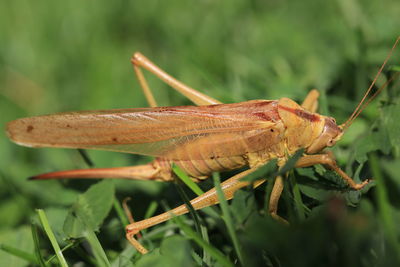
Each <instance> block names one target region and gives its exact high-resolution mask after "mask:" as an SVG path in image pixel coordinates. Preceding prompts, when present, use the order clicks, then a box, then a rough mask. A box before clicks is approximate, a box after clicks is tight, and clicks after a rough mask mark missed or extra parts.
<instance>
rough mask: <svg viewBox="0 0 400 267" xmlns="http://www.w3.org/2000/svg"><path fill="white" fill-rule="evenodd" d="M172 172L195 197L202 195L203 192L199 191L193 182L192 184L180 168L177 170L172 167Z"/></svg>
mask: <svg viewBox="0 0 400 267" xmlns="http://www.w3.org/2000/svg"><path fill="white" fill-rule="evenodd" d="M172 170H173V171H174V173H175V174H176V176H178V178H179V179H181V180H182V182H184V183H185V184H186V185H187V187H189V188H190V189H191V190H192V191H193V192H194V193H195V194H196V195H198V196H200V195H202V194H204V191H203V190H201V188H200V187H199V186H198V185H197V184H196V183H195V182H193V180H192V179H190V177H189V176H187V175H186V173H185V172H184V171H183V170H182V169H181V168H179V166H177V165H174V166H172Z"/></svg>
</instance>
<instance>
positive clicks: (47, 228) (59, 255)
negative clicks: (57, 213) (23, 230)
mask: <svg viewBox="0 0 400 267" xmlns="http://www.w3.org/2000/svg"><path fill="white" fill-rule="evenodd" d="M36 212H37V213H38V215H39V220H40V223H41V224H42V227H43V229H44V231H45V233H46V235H47V237H48V238H49V240H50V243H51V245H52V246H53V249H54V252H55V254H56V255H57V259H58V262H59V264H60V266H62V267H68V264H67V261H66V260H65V258H64V255H63V254H62V251H61V249H60V246H59V245H58V243H57V239H56V237H55V235H54V233H53V231H52V230H51V227H50V224H49V221H48V220H47V216H46V214H45V212H44V210H42V209H37V210H36Z"/></svg>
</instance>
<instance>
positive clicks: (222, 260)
mask: <svg viewBox="0 0 400 267" xmlns="http://www.w3.org/2000/svg"><path fill="white" fill-rule="evenodd" d="M172 220H173V221H174V222H175V223H176V224H177V225H178V226H179V227H180V228H181V229H182V231H183V232H184V233H185V234H186V235H187V236H188V237H189V238H190V239H192V240H193V241H194V242H196V243H197V244H198V245H199V246H201V247H202V248H204V249H205V250H206V251H207V252H208V253H209V254H210V255H211V256H212V257H213V258H214V259H215V260H216V261H217V262H218V263H219V264H220V265H221V266H225V267H233V266H234V265H233V263H232V262H230V261H229V259H228V258H227V257H226V256H225V255H224V254H223V253H222V252H221V251H219V250H218V249H216V248H215V247H213V246H211V245H210V244H209V243H207V242H206V241H205V240H203V239H202V238H201V236H200V235H198V234H197V233H196V232H195V231H193V230H192V228H190V227H189V226H188V225H186V224H185V223H184V222H183V221H182V219H181V218H180V217H173V218H172Z"/></svg>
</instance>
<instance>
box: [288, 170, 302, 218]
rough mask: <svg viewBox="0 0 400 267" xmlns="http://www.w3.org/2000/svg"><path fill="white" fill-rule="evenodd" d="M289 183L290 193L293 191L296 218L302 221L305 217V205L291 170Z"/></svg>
mask: <svg viewBox="0 0 400 267" xmlns="http://www.w3.org/2000/svg"><path fill="white" fill-rule="evenodd" d="M289 183H290V184H291V187H292V193H293V198H294V204H295V207H296V213H297V218H298V219H299V220H300V221H304V220H305V219H306V213H305V210H304V207H305V205H304V203H303V200H302V198H301V193H300V189H299V186H298V184H297V183H296V179H295V178H294V173H293V171H292V172H291V173H290V177H289Z"/></svg>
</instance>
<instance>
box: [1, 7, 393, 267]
mask: <svg viewBox="0 0 400 267" xmlns="http://www.w3.org/2000/svg"><path fill="white" fill-rule="evenodd" d="M399 14H400V2H399V1H397V0H392V1H391V0H384V1H372V0H365V1H361V0H358V1H357V0H336V1H316V0H303V1H261V0H252V1H250V0H249V1H210V0H202V1H157V0H148V1H122V0H117V1H112V2H110V1H93V0H88V1H76V0H71V1H49V0H43V1H24V0H14V1H9V0H5V1H1V2H0V125H1V131H0V214H1V215H0V244H8V245H10V246H16V247H19V248H20V249H22V250H24V251H28V252H31V253H33V252H32V247H33V244H32V241H31V233H30V221H31V219H32V218H35V217H36V214H35V208H44V209H45V211H46V213H47V215H48V216H49V218H50V221H51V225H52V227H53V228H54V230H55V231H56V232H57V233H60V234H59V235H60V239H62V225H63V221H64V218H65V216H66V213H67V210H68V208H69V207H70V206H71V205H72V203H73V202H74V201H75V199H76V198H77V195H78V193H80V192H83V191H84V190H85V189H87V188H88V186H89V185H90V184H91V183H92V181H91V182H87V181H86V182H85V181H83V182H82V181H46V182H29V181H27V179H26V178H27V177H29V176H32V175H35V174H39V173H44V172H48V171H54V170H66V169H73V168H83V167H86V165H85V163H84V162H83V160H82V159H81V157H80V155H79V154H78V152H77V151H75V150H64V149H47V148H43V149H30V148H25V147H20V146H17V145H15V144H13V143H11V142H10V141H9V140H8V139H7V137H6V135H5V131H4V129H5V124H6V123H7V122H8V121H11V120H14V119H17V118H20V117H26V116H33V115H40V114H49V113H55V112H62V111H77V110H95V109H112V108H129V107H144V106H147V104H146V102H145V99H144V97H143V95H142V92H141V91H140V87H139V85H138V83H137V81H136V78H135V77H134V73H133V70H132V67H131V64H130V57H131V55H132V54H133V52H135V51H140V52H142V53H143V54H144V55H146V56H147V57H148V58H150V59H151V60H153V61H154V62H155V63H156V64H158V65H159V66H160V67H162V68H163V69H165V70H166V71H167V72H168V73H170V74H172V75H173V76H175V77H177V78H178V79H180V80H182V81H184V82H185V83H187V84H188V85H190V86H192V87H194V88H196V89H198V90H200V91H202V92H204V93H206V94H208V95H210V96H212V97H214V98H216V99H219V100H221V101H223V102H226V103H231V102H239V101H245V100H250V99H277V98H280V97H290V98H292V99H294V100H296V101H301V100H302V99H303V98H304V96H305V95H306V94H307V92H308V91H309V90H310V89H311V88H318V89H319V90H321V92H322V97H321V109H320V112H321V113H322V114H324V115H327V114H329V115H332V116H334V117H335V118H336V119H337V121H338V122H339V123H340V122H343V121H344V120H345V119H346V118H347V117H348V116H349V115H350V114H351V112H352V110H353V109H354V107H355V106H356V104H357V102H358V101H359V99H360V98H361V96H362V94H363V92H364V91H365V89H366V88H367V87H368V85H369V83H370V82H371V80H372V78H373V76H374V75H375V73H376V71H377V69H378V67H379V66H380V65H381V64H382V62H383V60H384V58H385V57H386V55H387V53H388V51H389V49H390V47H391V46H392V44H393V43H394V41H395V39H396V37H397V36H398V35H399V34H400V31H399V29H400V28H399V25H400V16H399ZM399 50H400V48H397V51H396V53H395V55H394V56H393V57H392V58H391V60H390V63H391V64H397V65H398V64H399V58H400V56H399V55H400V52H399ZM146 74H147V73H146ZM146 77H148V79H149V81H150V84H151V87H152V88H153V89H154V91H155V95H156V98H157V99H158V100H159V103H160V104H161V105H165V106H166V105H183V104H190V103H189V102H188V101H187V100H186V99H184V98H183V97H182V96H180V95H178V94H177V93H175V92H173V90H170V89H169V88H168V87H167V86H166V85H164V84H163V83H161V82H159V81H158V80H157V79H155V78H154V77H152V76H151V75H147V76H146ZM388 96H390V97H391V98H388ZM396 96H397V94H396V93H392V94H390V93H387V92H384V93H383V94H382V98H381V99H382V101H385V103H386V104H388V103H389V104H392V105H393V106H395V105H394V104H396V103H397V98H396ZM381 105H382V104H381V103H380V101H375V102H374V103H373V104H372V105H371V106H370V107H369V108H368V109H367V110H366V112H365V113H364V114H363V115H362V117H360V118H359V119H358V120H357V121H356V123H355V124H354V127H352V128H351V130H349V133H348V135H346V136H345V138H344V140H343V142H341V143H339V144H338V145H337V148H335V152H336V155H337V157H338V160H339V163H340V164H341V166H343V167H346V170H347V171H348V172H349V173H350V174H352V173H354V171H355V170H356V167H357V166H360V165H359V164H360V163H361V164H363V163H364V162H365V161H366V159H367V152H370V151H378V150H381V151H383V152H384V154H383V152H374V154H373V155H374V156H373V157H374V161H373V162H374V164H375V165H374V166H376V165H377V166H378V167H377V168H375V169H374V170H375V171H376V170H377V171H379V172H381V173H382V177H383V178H384V179H385V181H386V185H387V186H386V187H385V186H384V185H385V184H381V187H376V188H372V189H371V190H370V192H369V193H368V194H367V195H364V196H362V198H363V199H364V200H363V201H364V202H363V201H362V202H361V203H363V204H360V205H358V207H364V208H363V209H361V211H360V210H359V208H355V207H352V208H346V207H345V206H344V204H343V205H342V204H340V203H341V202H340V200H339V204H338V208H337V209H338V210H339V212H338V214H339V213H340V212H342V213H345V214H347V213H346V212H356V213H357V212H361V215H360V214H358V213H357V214H358V215H357V216H358V217H346V216H349V215H348V214H347V215H343V214H342V213H340V214H339V215H337V214H336V215H335V216H339V217H340V216H345V217H346V218H345V219H344V221H345V222H346V223H349V225H350V226H349V225H347V224H346V223H343V225H340V226H337V225H332V222H330V221H329V220H328V219H327V220H326V221H324V219H323V218H325V217H324V215H320V221H318V220H317V221H318V222H313V223H311V224H310V223H307V222H305V223H304V224H302V223H300V226H298V227H297V228H295V229H294V230H293V229H292V230H288V229H286V228H281V227H280V226H277V225H275V224H274V223H273V222H268V223H267V225H265V223H264V224H263V223H260V222H258V221H257V220H255V222H253V223H254V227H250V226H248V229H250V230H249V231H248V233H249V234H248V235H245V236H244V237H243V238H242V239H243V240H244V241H243V244H248V245H246V247H247V248H253V247H254V251H262V252H260V253H259V254H260V255H261V256H260V257H255V258H257V260H258V258H260V259H264V260H265V261H264V262H263V265H268V264H269V266H293V265H290V264H293V263H296V264H297V266H309V265H310V264H313V265H315V266H317V265H320V266H329V265H330V266H338V264H339V263H341V264H345V265H350V264H353V266H355V265H363V266H371V265H381V264H386V263H388V262H389V263H393V262H396V261H397V260H398V258H397V257H398V255H397V256H396V253H397V252H400V250H399V246H400V243H398V238H399V235H398V234H399V233H398V227H397V225H398V223H399V220H398V219H399V210H398V207H399V204H400V202H399V198H398V196H399V193H400V183H399V181H400V179H399V178H398V177H397V175H398V173H399V171H398V170H399V167H397V166H398V165H399V164H400V162H399V160H398V158H397V155H398V147H397V146H398V144H399V143H398V142H397V141H399V139H398V137H396V133H398V132H399V128H400V127H399V126H398V124H397V119H396V116H398V113H397V111H398V108H397V109H396V108H393V109H389V110H387V113H386V115H387V114H390V115H391V116H385V114H384V113H380V112H381V110H382V109H380V108H379V107H380V106H381ZM377 118H381V120H380V121H381V122H376V119H377ZM369 125H375V126H376V125H378V126H380V127H381V128H385V127H386V126H391V127H392V128H390V129H388V130H387V132H386V131H385V133H384V134H380V135H371V129H370V127H369ZM379 133H381V132H379ZM385 134H386V135H385ZM365 136H367V137H365ZM371 136H372V137H371ZM360 137H364V138H366V139H365V140H366V141H364V142H363V141H360V139H362V138H360ZM368 138H370V139H368ZM376 138H378V139H379V138H380V139H379V140H378V141H376ZM386 138H387V139H386ZM396 138H397V139H396ZM356 140H358V142H361V144H360V146H356V145H355V144H357V143H356V142H355V141H356ZM370 140H373V141H370ZM385 140H386V144H384V145H382V142H385ZM382 146H385V147H384V148H383V147H382ZM88 153H89V155H90V157H91V158H92V160H93V161H94V163H95V165H96V166H99V167H110V166H128V165H135V164H140V163H142V162H146V161H148V159H144V158H143V157H139V156H132V155H124V154H119V153H111V152H98V151H90V152H88ZM368 163H369V161H367V164H366V165H365V166H364V165H362V166H364V167H363V168H362V172H361V173H362V175H360V176H361V177H362V179H365V178H366V177H370V176H371V175H373V174H375V173H374V171H372V173H371V171H370V169H373V168H370V167H369V166H370V164H368ZM382 164H383V167H382V168H380V167H379V166H381V165H382ZM360 170H361V167H360ZM357 175H358V174H357ZM303 176H308V175H305V174H304V175H303ZM115 184H116V188H117V190H116V192H117V193H116V194H117V198H118V199H123V198H124V197H125V196H131V197H132V198H133V200H132V205H131V206H132V209H133V212H134V214H135V217H137V218H138V219H140V218H142V217H143V214H144V212H145V210H146V208H147V206H148V205H149V203H150V201H151V200H156V201H160V200H162V199H163V200H165V201H166V202H167V203H168V205H170V206H174V205H176V204H177V203H180V202H181V200H180V198H179V197H177V196H174V195H176V191H174V190H176V189H174V187H173V186H171V185H163V184H160V183H154V182H129V181H128V182H126V181H116V182H115ZM379 188H380V189H379ZM318 190H322V191H323V189H321V188H318ZM333 191H334V190H333ZM302 193H303V194H304V192H302ZM165 196H167V197H165ZM357 196H358V195H357ZM307 197H309V196H307ZM307 197H304V198H307ZM289 199H290V198H289ZM335 199H336V198H335ZM338 199H342V198H341V195H339V196H338ZM335 201H336V200H335ZM335 201H333V202H334V203H336V202H335ZM356 202H357V203H358V202H359V199H358V200H357V201H356ZM135 203H139V205H140V206H139V205H135ZM310 203H311V204H310ZM317 203H318V205H317V204H316V202H313V201H310V202H309V203H306V204H305V205H306V206H307V208H308V209H313V208H315V207H316V206H319V205H320V204H321V203H326V201H325V202H324V201H321V202H317ZM329 203H330V202H329ZM334 203H333V204H332V203H330V204H328V205H327V206H328V207H331V206H332V205H333V206H335V205H336V204H334ZM348 209H349V210H348ZM284 210H285V208H283V215H284V214H285V213H284ZM343 210H345V211H346V212H345V211H343ZM159 211H162V209H160V210H159ZM333 213H334V212H333ZM341 214H342V215H341ZM113 216H114V217H115V214H110V216H109V217H110V218H108V219H107V225H108V228H112V230H110V229H108V228H107V227H105V229H103V230H102V231H101V232H100V234H99V236H100V237H99V238H100V241H101V242H102V244H103V247H104V249H105V250H106V252H107V253H108V256H109V257H110V258H111V259H112V258H115V257H117V256H119V255H120V253H121V251H122V250H123V248H124V247H125V246H126V242H125V240H124V230H123V226H122V225H119V224H118V223H117V222H113ZM317 217H318V216H317ZM325 219H326V218H325ZM110 225H111V226H110ZM266 226H268V227H271V229H272V230H270V231H269V230H268V229H265V228H264V229H260V227H266ZM366 229H367V230H366ZM388 229H389V230H388ZM214 231H215V230H214ZM260 231H261V232H260ZM357 231H358V232H357ZM244 232H246V231H244ZM353 232H357V233H356V236H353V237H354V238H349V239H348V240H347V239H346V238H345V236H349V235H350V236H352V233H353ZM111 233H112V234H111ZM333 233H335V234H337V235H338V236H339V237H336V236H333ZM212 234H213V232H211V233H210V235H211V236H212ZM215 234H216V235H217V236H218V234H217V233H215ZM388 236H390V237H388ZM308 237H309V238H310V240H309V239H308ZM221 238H222V237H221ZM257 238H258V239H260V240H258V239H257ZM217 239H218V238H217ZM222 240H225V241H226V244H224V241H221V240H218V242H216V243H217V245H216V246H217V247H218V248H219V249H221V250H223V251H225V252H226V254H227V255H230V257H232V261H233V262H234V258H235V257H234V256H232V255H231V253H230V252H229V251H231V250H230V249H229V247H232V245H231V244H230V243H229V238H226V239H223V238H222ZM256 241H257V242H256ZM46 242H47V241H46V238H45V237H43V243H46ZM321 242H322V243H324V242H326V246H321V245H320V244H321ZM330 242H331V243H330ZM308 244H309V247H308ZM324 244H325V243H324ZM44 246H45V245H44ZM156 247H157V245H156ZM226 247H228V249H226ZM47 251H50V252H47V253H51V249H50V250H47ZM245 251H246V250H245ZM316 252H318V253H319V255H320V256H319V257H315V253H316ZM254 253H255V252H254ZM363 253H365V254H368V255H366V256H365V255H363ZM78 254H79V253H78ZM247 255H249V254H247ZM250 255H251V253H250ZM257 255H258V254H257ZM310 255H314V256H310ZM371 255H372V256H371ZM364 256H365V257H364ZM69 257H70V258H69V259H68V260H69V263H70V264H72V263H75V262H82V263H83V264H90V263H87V262H86V261H85V259H82V258H80V257H79V256H77V255H76V254H75V253H71V255H70V256H69ZM83 258H84V257H83ZM249 258H251V257H249ZM371 259H372V260H371ZM371 261H372V262H371ZM189 262H191V263H190V264H193V263H192V261H189ZM250 262H251V260H250ZM255 262H256V263H257V264H258V263H260V262H258V261H255ZM261 262H262V260H261ZM5 263H7V264H8V266H25V265H27V264H28V263H27V262H25V261H23V260H21V259H18V258H17V257H14V256H10V255H9V254H8V253H6V252H2V251H0V265H2V266H3V265H4V264H5ZM256 263H254V264H256ZM369 263H371V265H370V264H369ZM143 264H144V263H143ZM286 264H288V265H286ZM354 264H355V265H354ZM143 266H144V265H143ZM153 266H155V265H153ZM187 266H189V265H187Z"/></svg>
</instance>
